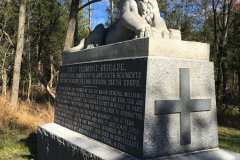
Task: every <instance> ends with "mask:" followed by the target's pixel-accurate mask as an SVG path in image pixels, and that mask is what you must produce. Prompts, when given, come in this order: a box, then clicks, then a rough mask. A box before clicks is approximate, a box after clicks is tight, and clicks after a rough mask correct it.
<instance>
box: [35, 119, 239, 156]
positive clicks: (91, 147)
mask: <svg viewBox="0 0 240 160" xmlns="http://www.w3.org/2000/svg"><path fill="white" fill-rule="evenodd" d="M37 138H38V141H37V142H38V144H37V149H38V150H37V151H38V159H39V160H53V159H58V160H139V159H137V158H135V157H132V156H129V155H127V154H124V153H123V152H121V151H119V150H116V149H113V148H111V147H109V146H107V145H104V144H102V143H99V142H97V141H95V140H92V139H90V138H88V137H86V136H83V135H81V134H78V133H76V132H73V131H71V130H69V129H66V128H65V127H62V126H60V125H57V124H54V123H51V124H45V125H41V126H38V134H37ZM239 159H240V154H238V153H235V152H231V151H227V150H224V149H215V150H210V151H203V152H195V153H189V154H180V155H173V156H168V157H162V158H155V159H148V160H239Z"/></svg>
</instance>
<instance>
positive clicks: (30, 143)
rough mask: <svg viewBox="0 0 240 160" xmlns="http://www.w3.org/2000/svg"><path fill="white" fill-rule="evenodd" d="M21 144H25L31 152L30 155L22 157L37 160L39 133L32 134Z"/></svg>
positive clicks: (22, 140)
mask: <svg viewBox="0 0 240 160" xmlns="http://www.w3.org/2000/svg"><path fill="white" fill-rule="evenodd" d="M20 142H23V143H24V144H25V146H26V147H28V148H29V151H30V155H21V157H22V158H27V159H37V133H35V132H32V133H31V134H29V136H28V137H27V138H25V139H21V140H20Z"/></svg>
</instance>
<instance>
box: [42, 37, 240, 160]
mask: <svg viewBox="0 0 240 160" xmlns="http://www.w3.org/2000/svg"><path fill="white" fill-rule="evenodd" d="M130 62H131V63H130ZM74 63H75V64H76V65H72V66H70V65H71V64H74ZM116 63H118V64H122V66H124V65H126V66H128V67H123V68H122V70H121V71H122V72H127V71H128V70H129V71H132V72H134V71H137V72H140V73H141V74H140V75H142V76H139V77H141V78H139V79H140V80H144V83H141V84H142V85H139V86H140V87H139V88H137V91H136V92H139V93H143V95H144V94H145V99H144V100H145V103H144V101H143V104H145V106H142V108H143V109H142V110H144V113H143V112H141V114H143V115H144V119H142V118H141V119H139V120H138V121H137V120H136V119H134V117H124V115H123V114H122V115H121V114H119V113H120V112H121V111H122V110H123V111H125V109H126V108H127V107H126V108H124V109H121V110H120V111H119V113H113V112H111V113H110V112H109V113H105V111H103V110H101V111H99V110H96V112H102V113H103V112H104V113H103V114H107V116H108V114H119V115H120V116H122V117H121V118H123V120H124V118H126V119H130V118H132V119H134V123H135V124H139V126H140V128H141V129H143V130H141V129H139V130H138V131H139V132H140V133H137V132H136V134H137V135H138V136H139V135H140V137H142V138H141V139H140V140H139V139H137V143H139V146H140V147H139V148H138V147H137V151H138V152H139V153H136V152H134V154H133V153H131V152H130V151H128V150H126V148H125V147H124V149H125V150H124V149H122V150H124V151H125V152H127V153H129V154H132V155H134V156H135V157H138V158H139V157H140V158H141V159H154V158H155V159H160V158H161V159H171V158H172V159H174V158H175V159H191V158H195V159H201V158H202V159H204V158H208V159H211V158H212V159H217V160H218V159H219V158H220V157H221V156H223V157H227V156H229V157H231V156H232V157H233V158H234V157H238V154H236V153H232V152H228V151H225V150H217V149H218V131H217V113H216V101H215V98H216V97H215V83H214V65H213V63H212V62H209V45H208V44H203V43H197V42H184V41H178V40H166V39H158V38H153V37H151V38H142V39H141V38H140V39H137V40H131V41H127V42H121V43H117V44H112V45H107V46H101V47H98V48H93V49H86V50H82V51H77V52H72V53H70V54H66V55H64V56H63V67H62V72H64V75H63V77H64V76H65V78H66V77H67V78H69V77H68V71H69V70H68V69H70V71H69V72H71V73H74V74H75V72H76V73H77V72H78V71H79V70H77V69H79V68H78V67H79V66H84V65H86V66H88V67H89V66H91V65H92V66H98V67H99V68H102V67H101V65H103V66H104V65H105V64H110V65H114V64H116ZM98 67H96V68H98ZM72 68H74V70H72ZM96 68H94V70H92V73H95V72H96V73H98V72H102V69H101V70H98V69H96ZM103 68H104V67H103ZM139 68H141V69H139ZM75 69H76V70H75ZM103 70H104V69H103ZM139 70H140V71H139ZM181 70H182V72H181ZM108 71H109V70H106V71H104V72H108ZM111 72H116V73H115V74H117V72H118V71H117V70H115V71H113V70H112V69H111ZM84 73H88V72H87V71H86V72H85V70H84ZM102 73H103V72H102ZM74 74H73V77H74ZM69 75H71V74H69ZM103 75H104V74H103ZM70 78H72V77H70ZM113 79H114V78H113ZM119 79H120V80H124V78H123V79H121V78H119ZM64 80H65V79H64ZM66 80H68V79H66ZM77 80H79V82H80V81H81V80H82V79H81V78H78V79H77ZM63 82H64V83H65V81H63ZM89 82H90V80H89ZM121 84H123V83H121ZM62 85H63V86H62V87H71V90H72V88H73V89H74V87H75V88H76V87H83V88H84V86H83V85H82V86H78V85H81V84H76V86H74V85H73V84H71V85H68V84H67V83H66V84H65V85H64V84H62ZM104 85H105V84H104ZM86 87H95V88H100V89H101V88H104V89H106V90H111V89H112V88H114V89H116V88H117V89H119V88H118V87H119V86H114V87H112V86H107V85H106V86H103V85H102V86H101V84H94V85H92V84H90V83H89V84H88V86H86ZM111 87H112V88H111ZM109 88H110V89H109ZM119 90H121V91H125V90H127V91H132V88H131V87H126V86H120V89H119ZM64 91H65V90H64V89H63V90H62V91H61V92H62V93H59V94H62V99H61V98H60V99H59V103H60V104H61V105H62V107H56V108H57V109H58V110H56V112H57V114H56V115H57V116H58V118H57V121H55V122H56V123H59V124H62V125H66V127H67V126H69V127H70V128H73V129H74V130H75V128H74V125H75V126H76V128H77V129H76V131H79V128H80V127H79V124H80V125H82V124H81V123H82V120H81V122H80V121H79V122H77V123H74V122H76V121H78V120H79V119H75V116H76V114H75V112H78V111H79V110H77V109H76V108H77V107H76V106H74V107H75V110H74V113H73V111H69V110H67V109H64V108H69V106H70V104H71V103H68V102H69V100H72V99H73V96H69V99H64V98H63V97H64V96H65V97H67V96H66V94H69V95H73V94H72V93H70V92H69V93H66V94H64ZM84 91H85V90H84ZM106 95H108V94H107V93H106ZM116 97H117V96H116ZM143 97H144V96H143ZM74 98H75V97H74ZM182 99H184V101H182V102H181V105H180V107H182V108H183V107H186V108H183V109H182V110H184V109H186V110H188V111H189V114H188V115H187V116H182V117H181V114H180V113H172V112H171V114H170V113H169V112H165V113H163V111H169V110H171V109H169V108H167V107H173V108H176V106H175V105H178V104H174V103H172V104H171V105H172V106H169V105H167V106H166V105H165V104H166V103H167V102H172V101H173V100H182ZM186 99H187V100H186ZM64 100H67V101H68V102H67V101H66V102H64ZM162 102H166V103H165V104H163V103H162ZM198 102H200V103H198ZM65 103H66V104H67V105H65ZM84 103H87V101H86V102H84ZM73 104H74V103H73ZM133 104H134V103H133ZM189 104H191V105H189ZM131 105H132V104H129V106H130V107H129V108H128V110H129V111H131ZM79 106H81V107H82V106H84V105H80V103H79ZM81 107H79V108H80V109H81ZM86 107H87V106H86ZM108 107H110V106H108ZM105 108H106V107H105ZM82 109H83V108H82ZM91 109H96V108H91ZM63 110H64V111H68V113H67V114H66V115H65V116H62V117H61V115H62V114H61V113H62V111H63ZM86 110H87V109H84V110H83V112H82V114H85V113H88V110H87V112H86ZM176 110H178V109H176ZM178 111H179V110H178ZM132 112H134V111H132ZM179 112H180V111H179ZM190 112H191V113H190ZM161 113H162V114H161ZM71 114H73V115H71ZM129 115H130V114H129ZM91 116H92V117H91V118H95V117H93V116H95V115H93V114H92V115H91ZM79 117H80V116H79ZM83 117H84V116H83ZM83 117H82V116H81V118H83ZM65 118H66V119H67V120H68V121H65V120H66V119H65ZM96 118H98V117H96ZM183 118H184V119H185V122H186V124H183V122H184V121H182V119H183ZM83 119H84V118H83ZM85 119H87V118H85ZM87 120H88V119H87ZM90 120H92V119H90ZM110 121H111V119H110ZM135 121H136V122H135ZM181 121H182V122H181ZM95 122H97V120H96V121H95ZM70 123H71V124H70ZM119 123H122V122H119V121H118V120H117V121H116V124H119ZM125 123H126V122H125ZM143 123H144V125H143ZM68 124H70V125H68ZM84 124H85V125H84V126H85V128H86V129H87V128H88V126H86V125H88V124H87V121H84ZM102 124H103V123H102ZM102 124H97V125H95V126H97V128H101V127H99V126H101V125H102ZM77 125H78V126H77ZM104 125H109V123H108V124H107V123H106V124H104ZM126 125H127V124H126ZM139 126H137V127H139ZM78 127H79V128H78ZM111 127H114V126H112V125H111ZM127 127H128V126H127ZM134 127H136V126H134ZM181 127H183V128H185V129H183V133H181ZM116 128H117V127H115V128H114V129H116ZM80 129H81V128H80ZM93 129H94V127H92V129H90V130H91V132H96V131H95V130H93ZM117 129H119V128H117ZM119 130H120V131H122V130H121V129H119ZM126 130H127V129H125V131H126ZM97 131H98V130H97ZM104 132H105V131H104ZM106 132H107V131H106ZM126 132H127V131H126ZM184 132H186V133H187V134H186V135H187V137H188V140H186V143H181V136H183V138H184V136H185V135H184V134H185V133H184ZM81 133H82V132H81ZM101 133H102V132H101V130H100V132H98V133H97V134H101ZM116 133H117V134H118V136H122V135H121V133H120V134H119V132H116ZM189 133H190V134H189ZM83 134H84V132H83ZM86 135H87V134H86ZM89 135H90V134H89ZM95 137H96V138H95V139H97V138H98V136H95ZM112 137H114V136H112ZM93 138H94V137H93ZM126 139H127V138H126ZM189 139H190V140H189ZM108 140H112V141H114V140H113V138H109V139H108ZM127 140H128V139H127ZM120 142H121V143H123V142H122V141H119V143H120ZM104 143H106V144H107V142H104ZM111 144H112V143H109V145H111ZM124 145H126V143H124ZM127 145H129V144H127ZM127 145H126V146H127ZM111 146H113V147H115V148H117V147H116V146H114V145H111ZM129 146H130V145H129ZM129 146H128V147H129ZM119 149H121V148H119ZM129 150H131V151H133V149H129ZM84 155H85V157H84ZM138 155H139V156H138ZM173 155H175V156H173ZM167 156H171V157H167ZM189 157H190V158H189ZM199 157H200V158H199ZM38 158H39V159H40V160H41V159H77V158H79V159H84V158H85V159H112V160H115V159H122V160H124V159H131V158H133V159H134V157H131V156H129V155H127V154H126V153H123V152H121V151H119V150H116V149H114V148H111V147H109V146H107V145H104V144H102V143H99V142H96V141H94V140H92V139H90V138H87V137H85V136H83V135H81V134H78V133H76V132H73V131H70V130H68V129H66V128H64V127H61V126H59V125H57V124H48V125H42V126H39V128H38Z"/></svg>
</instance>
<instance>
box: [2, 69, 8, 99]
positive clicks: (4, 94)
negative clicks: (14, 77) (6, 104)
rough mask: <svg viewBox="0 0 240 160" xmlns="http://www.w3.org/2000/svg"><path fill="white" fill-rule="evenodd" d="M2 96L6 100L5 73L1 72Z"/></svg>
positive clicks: (4, 71)
mask: <svg viewBox="0 0 240 160" xmlns="http://www.w3.org/2000/svg"><path fill="white" fill-rule="evenodd" d="M2 95H3V96H4V97H5V98H6V95H7V72H6V70H3V73H2Z"/></svg>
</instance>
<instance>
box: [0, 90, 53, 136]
mask: <svg viewBox="0 0 240 160" xmlns="http://www.w3.org/2000/svg"><path fill="white" fill-rule="evenodd" d="M9 97H10V95H9V93H8V96H7V98H6V99H5V98H4V97H2V96H0V131H3V130H6V129H19V130H36V128H37V126H38V125H41V124H46V123H52V122H53V121H54V108H53V107H52V106H51V105H49V103H48V102H44V103H36V102H27V101H21V100H20V101H19V103H18V105H17V106H16V107H15V108H14V107H13V106H12V105H11V103H10V98H9Z"/></svg>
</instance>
